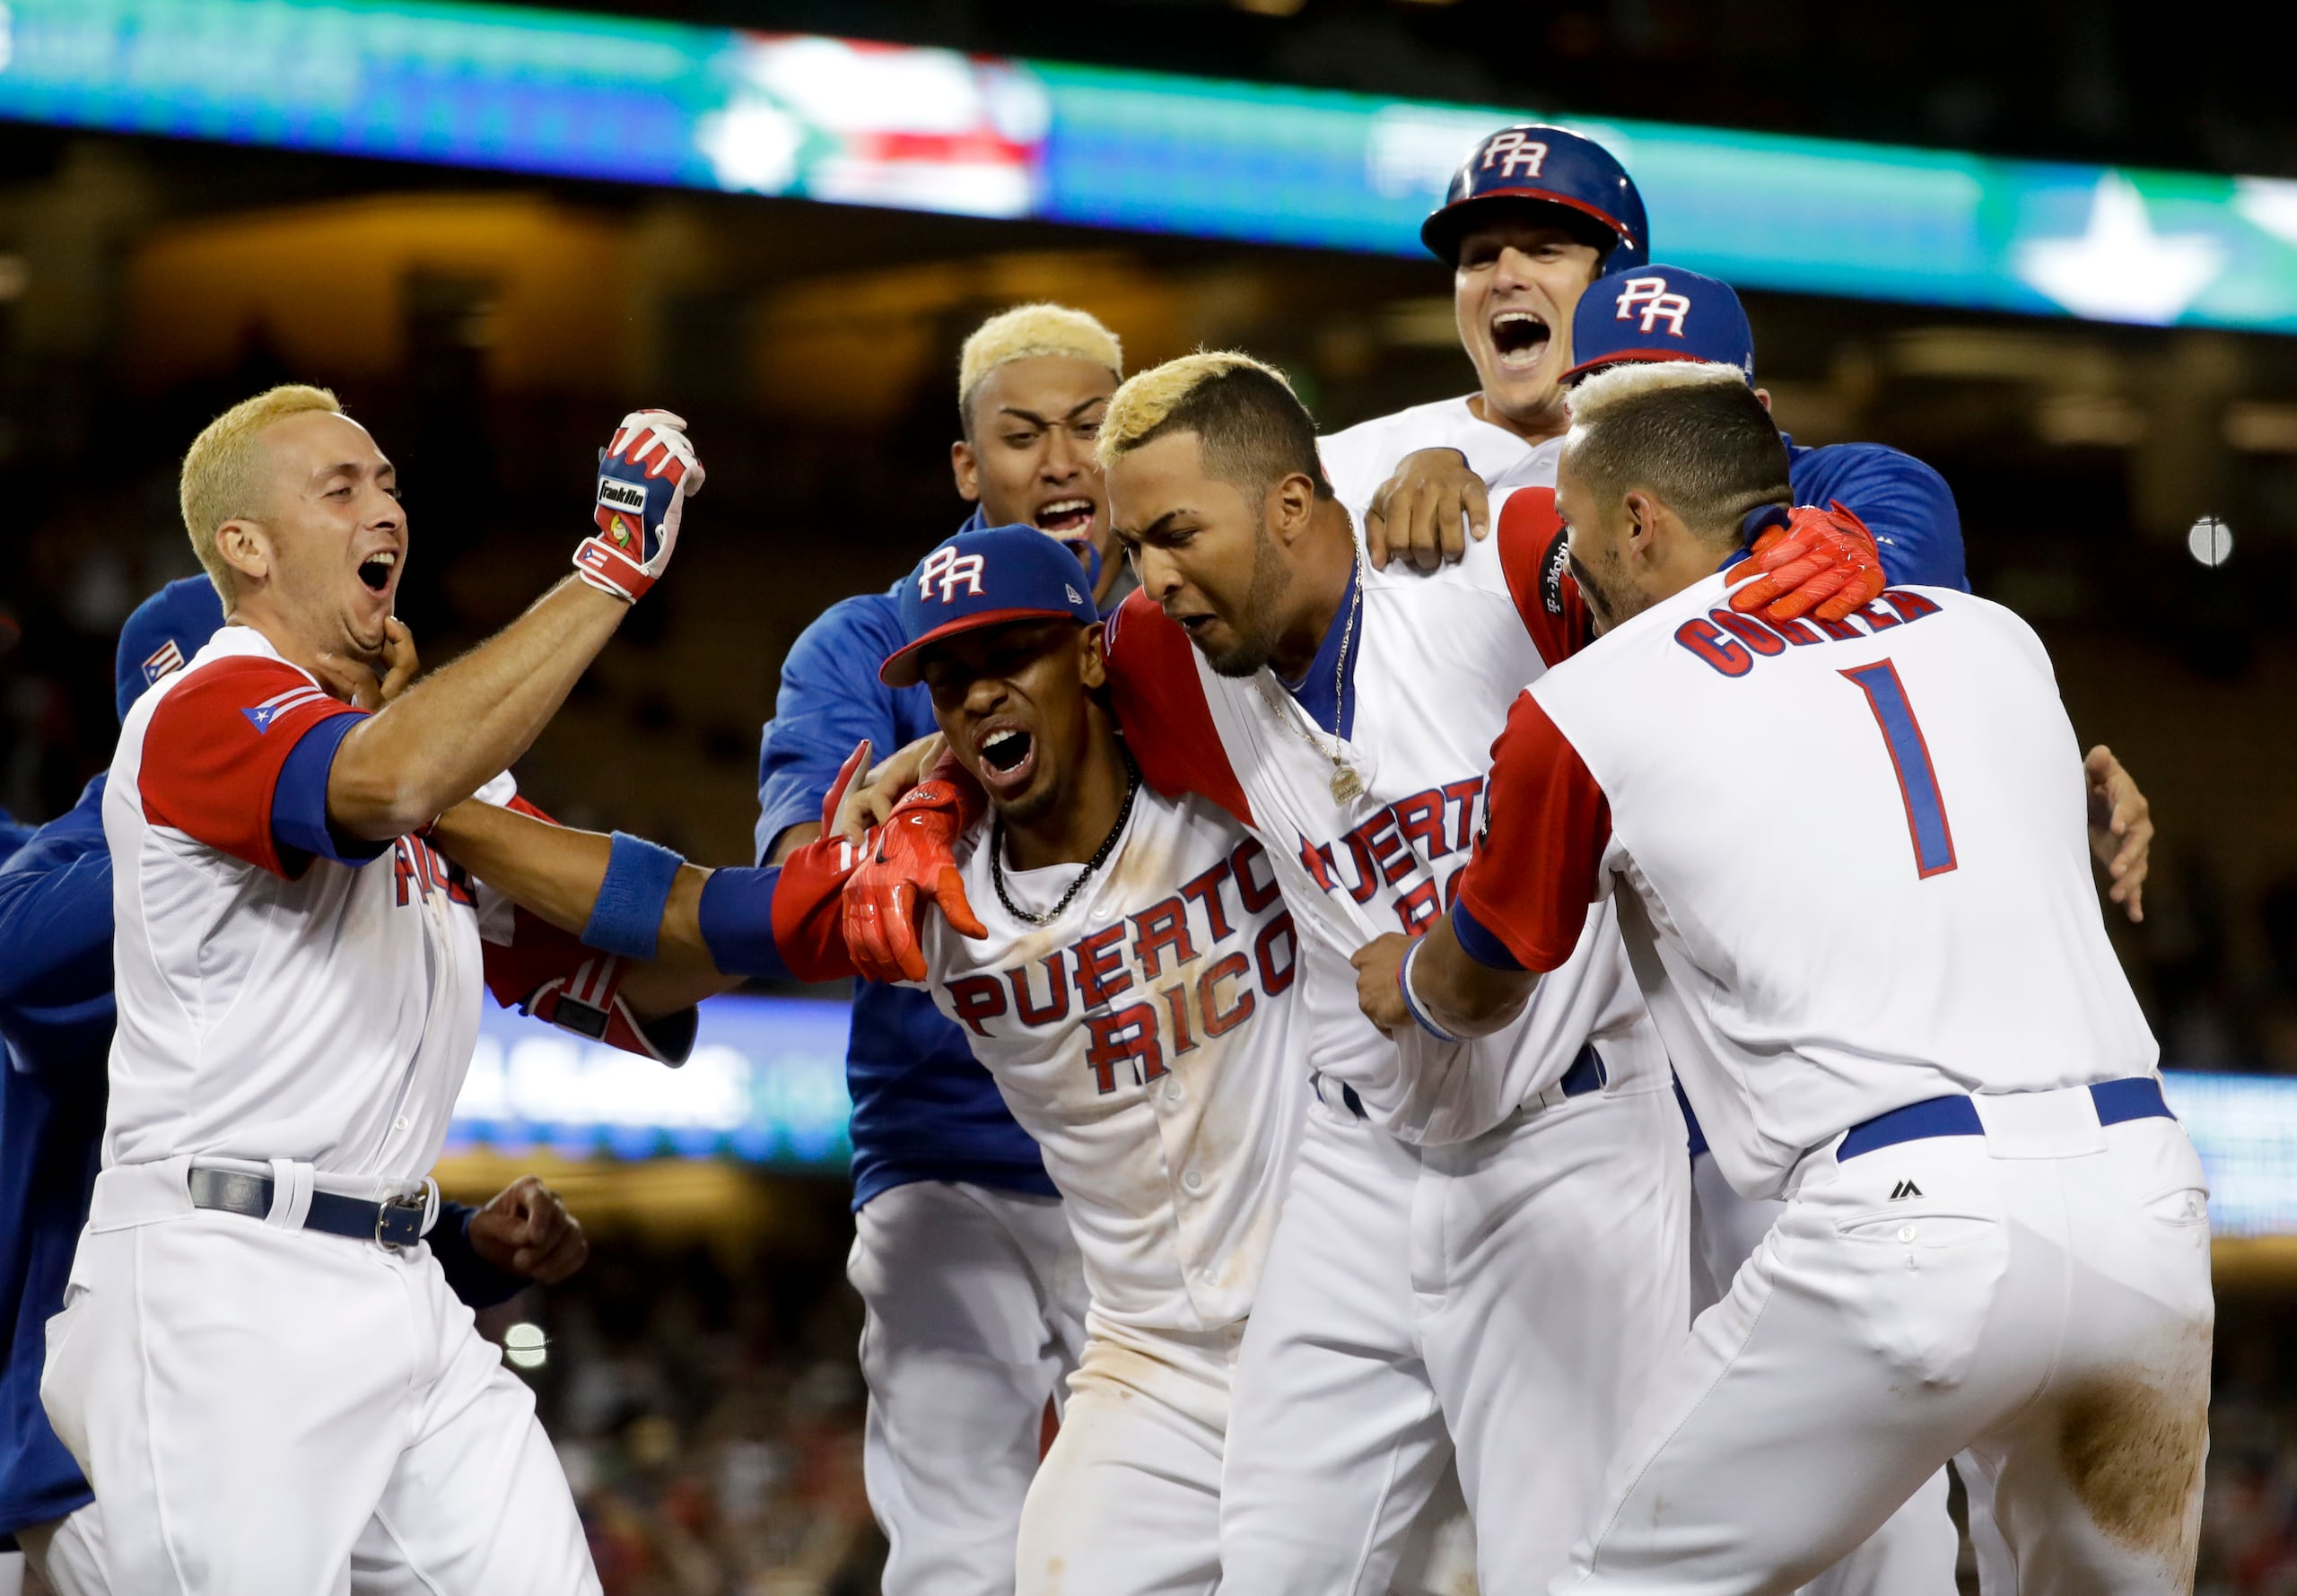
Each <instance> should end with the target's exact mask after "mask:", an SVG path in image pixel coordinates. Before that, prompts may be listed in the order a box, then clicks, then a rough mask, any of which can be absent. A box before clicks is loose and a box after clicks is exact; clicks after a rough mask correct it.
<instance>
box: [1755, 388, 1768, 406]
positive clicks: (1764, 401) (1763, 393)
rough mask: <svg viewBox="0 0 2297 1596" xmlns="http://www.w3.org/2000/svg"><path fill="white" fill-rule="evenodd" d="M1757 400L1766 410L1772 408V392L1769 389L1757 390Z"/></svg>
mask: <svg viewBox="0 0 2297 1596" xmlns="http://www.w3.org/2000/svg"><path fill="white" fill-rule="evenodd" d="M1755 398H1756V400H1757V401H1758V402H1760V404H1761V406H1762V407H1763V408H1764V409H1765V410H1768V409H1769V408H1770V390H1769V388H1757V389H1755Z"/></svg>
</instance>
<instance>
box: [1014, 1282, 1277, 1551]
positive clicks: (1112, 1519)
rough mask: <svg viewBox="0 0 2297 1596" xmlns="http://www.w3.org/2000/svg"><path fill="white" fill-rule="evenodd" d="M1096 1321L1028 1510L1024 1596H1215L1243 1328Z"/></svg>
mask: <svg viewBox="0 0 2297 1596" xmlns="http://www.w3.org/2000/svg"><path fill="white" fill-rule="evenodd" d="M1087 1324H1088V1325H1089V1326H1090V1327H1091V1337H1090V1339H1088V1340H1087V1342H1086V1343H1085V1356H1084V1361H1083V1362H1082V1363H1080V1364H1079V1365H1078V1368H1077V1373H1076V1374H1072V1375H1070V1379H1069V1403H1068V1406H1067V1407H1066V1408H1064V1409H1062V1412H1061V1435H1060V1436H1059V1437H1058V1438H1057V1439H1056V1440H1055V1441H1054V1442H1053V1443H1052V1451H1051V1452H1048V1453H1046V1454H1045V1460H1044V1466H1043V1467H1041V1468H1040V1469H1038V1470H1037V1477H1036V1481H1035V1484H1033V1485H1032V1486H1031V1487H1029V1499H1028V1504H1027V1505H1026V1507H1025V1508H1023V1509H1022V1512H1021V1536H1020V1554H1019V1580H1018V1582H1017V1584H1016V1586H1015V1590H1016V1591H1017V1596H1062V1593H1063V1592H1067V1593H1069V1596H1076V1593H1078V1592H1092V1593H1093V1596H1207V1593H1209V1592H1210V1591H1211V1590H1212V1589H1213V1587H1214V1586H1215V1585H1217V1584H1218V1583H1219V1580H1220V1460H1221V1456H1222V1454H1223V1452H1224V1451H1225V1450H1226V1445H1225V1443H1226V1439H1227V1429H1228V1401H1229V1394H1228V1393H1229V1385H1230V1379H1231V1376H1232V1374H1233V1373H1234V1370H1235V1367H1236V1349H1237V1347H1238V1344H1239V1343H1240V1342H1241V1341H1242V1340H1243V1339H1244V1326H1243V1325H1241V1324H1236V1325H1229V1326H1227V1327H1226V1328H1224V1329H1221V1330H1206V1331H1201V1332H1188V1331H1181V1330H1135V1329H1131V1328H1130V1327H1128V1326H1124V1325H1115V1324H1111V1323H1109V1322H1108V1321H1105V1320H1104V1319H1102V1318H1101V1316H1100V1315H1099V1314H1097V1313H1095V1314H1091V1315H1089V1316H1088V1318H1087Z"/></svg>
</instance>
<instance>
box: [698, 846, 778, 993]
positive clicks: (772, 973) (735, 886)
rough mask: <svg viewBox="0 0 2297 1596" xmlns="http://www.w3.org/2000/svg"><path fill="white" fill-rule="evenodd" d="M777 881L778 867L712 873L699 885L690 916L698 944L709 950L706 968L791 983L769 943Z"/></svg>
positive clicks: (774, 949)
mask: <svg viewBox="0 0 2297 1596" xmlns="http://www.w3.org/2000/svg"><path fill="white" fill-rule="evenodd" d="M781 880H782V867H781V866H779V865H764V866H760V867H758V868H755V869H736V870H712V872H711V873H710V879H709V880H707V881H705V882H703V884H702V903H701V905H700V907H699V909H698V910H697V911H696V914H697V918H698V919H699V920H701V922H702V939H703V942H704V943H706V944H708V945H709V948H710V958H711V962H712V963H713V964H716V965H717V966H718V968H719V969H720V970H721V971H722V972H725V973H726V974H728V975H747V976H762V977H764V978H765V979H767V980H769V981H792V980H795V979H796V977H794V976H792V975H791V974H790V967H789V966H788V965H787V964H783V963H782V954H781V951H780V950H779V949H778V948H776V947H775V946H774V943H773V889H774V887H775V886H776V885H779V883H780V882H781Z"/></svg>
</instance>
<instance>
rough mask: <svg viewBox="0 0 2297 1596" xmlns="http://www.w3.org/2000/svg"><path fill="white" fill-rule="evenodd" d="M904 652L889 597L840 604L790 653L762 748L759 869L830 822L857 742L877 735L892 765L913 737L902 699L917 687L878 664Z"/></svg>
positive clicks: (876, 749) (876, 744)
mask: <svg viewBox="0 0 2297 1596" xmlns="http://www.w3.org/2000/svg"><path fill="white" fill-rule="evenodd" d="M900 646H901V614H900V611H899V610H898V609H897V608H896V607H895V603H894V599H893V597H892V596H891V595H890V594H886V593H865V594H862V595H861V596H860V597H855V598H848V599H845V600H843V601H842V602H840V603H838V604H834V605H832V606H830V607H829V608H828V609H826V610H825V611H823V612H822V614H821V615H820V616H819V617H818V618H817V620H816V621H815V622H814V624H812V625H810V626H808V627H807V628H806V630H805V631H804V632H802V633H800V634H799V638H798V641H796V642H794V643H792V644H791V645H790V654H789V658H786V659H784V660H783V661H782V693H781V696H780V697H779V698H778V699H777V700H776V701H775V702H774V708H773V720H769V721H768V722H766V727H765V737H764V742H763V743H762V745H761V746H760V747H759V749H758V761H757V778H758V781H757V802H758V818H757V859H758V862H759V863H761V864H763V863H764V862H765V860H766V859H768V858H769V857H770V856H771V855H772V853H773V844H774V842H776V841H777V840H778V839H779V838H780V837H781V835H782V833H783V832H786V831H788V830H789V829H790V827H791V826H793V825H804V824H808V823H809V822H818V821H819V820H820V819H821V817H822V799H823V798H824V797H825V796H826V795H827V794H828V792H829V788H830V783H831V782H832V781H835V780H836V779H837V772H838V767H839V766H841V765H843V763H845V761H846V757H847V755H849V754H852V752H853V746H854V745H855V744H856V743H858V742H860V740H861V739H862V738H863V737H867V738H869V741H870V744H871V746H872V751H873V752H872V756H873V757H874V758H878V759H883V758H884V757H885V756H886V754H891V753H892V752H893V751H894V750H895V749H896V748H898V747H900V746H903V745H904V743H906V742H908V741H909V740H910V738H909V737H905V736H904V735H903V731H904V724H903V722H904V720H906V719H907V718H906V717H905V716H904V715H903V714H902V713H901V710H902V704H901V700H900V694H901V693H903V692H915V691H917V689H913V688H912V689H899V690H896V689H895V688H892V687H888V686H886V685H885V684H884V683H883V682H880V681H879V680H878V666H880V665H882V664H884V663H885V659H886V655H888V654H890V653H892V652H893V651H894V650H895V649H897V648H899V647H900ZM913 735H922V734H921V733H919V734H913Z"/></svg>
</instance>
